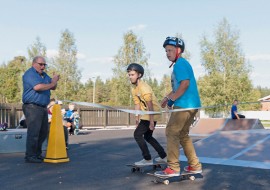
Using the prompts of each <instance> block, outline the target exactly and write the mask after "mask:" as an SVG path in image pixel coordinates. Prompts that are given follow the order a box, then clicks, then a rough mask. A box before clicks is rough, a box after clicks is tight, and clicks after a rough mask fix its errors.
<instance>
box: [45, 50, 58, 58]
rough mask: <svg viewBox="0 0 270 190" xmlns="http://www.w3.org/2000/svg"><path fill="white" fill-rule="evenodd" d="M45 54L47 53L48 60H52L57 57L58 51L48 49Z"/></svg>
mask: <svg viewBox="0 0 270 190" xmlns="http://www.w3.org/2000/svg"><path fill="white" fill-rule="evenodd" d="M46 53H47V57H48V58H54V57H56V56H58V50H56V49H48V50H47V51H46Z"/></svg>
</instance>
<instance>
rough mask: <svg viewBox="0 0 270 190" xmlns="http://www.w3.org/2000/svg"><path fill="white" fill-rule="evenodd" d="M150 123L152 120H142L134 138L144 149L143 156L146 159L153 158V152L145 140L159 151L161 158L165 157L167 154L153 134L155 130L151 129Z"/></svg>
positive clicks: (142, 149)
mask: <svg viewBox="0 0 270 190" xmlns="http://www.w3.org/2000/svg"><path fill="white" fill-rule="evenodd" d="M149 125H150V121H147V120H141V121H140V123H139V125H138V127H137V128H136V129H135V131H134V138H135V140H136V142H137V144H138V145H139V147H140V149H141V151H142V156H143V158H144V159H145V160H151V154H150V152H149V149H148V147H147V144H146V142H145V141H147V142H148V143H149V144H151V145H152V147H153V148H154V149H155V150H156V151H157V153H158V155H159V156H160V157H161V158H165V157H166V156H167V154H166V153H165V151H164V149H163V147H162V146H161V145H160V144H159V143H158V141H157V140H156V139H155V138H154V137H153V136H152V135H153V131H152V130H150V129H149ZM155 125H156V122H155Z"/></svg>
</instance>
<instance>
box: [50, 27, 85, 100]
mask: <svg viewBox="0 0 270 190" xmlns="http://www.w3.org/2000/svg"><path fill="white" fill-rule="evenodd" d="M76 55H77V48H76V45H75V38H74V37H73V34H72V33H71V32H70V31H69V30H68V29H66V30H64V31H63V32H62V33H61V39H60V43H59V55H58V56H57V57H56V58H55V59H53V60H52V62H53V63H52V68H51V69H50V73H53V72H55V73H57V74H60V80H59V82H58V85H57V86H58V88H57V90H56V91H55V92H54V94H53V95H54V96H55V97H56V98H57V99H61V100H66V99H69V100H75V99H76V94H77V92H78V90H79V88H80V87H81V85H80V78H81V72H80V71H79V70H78V66H77V58H76Z"/></svg>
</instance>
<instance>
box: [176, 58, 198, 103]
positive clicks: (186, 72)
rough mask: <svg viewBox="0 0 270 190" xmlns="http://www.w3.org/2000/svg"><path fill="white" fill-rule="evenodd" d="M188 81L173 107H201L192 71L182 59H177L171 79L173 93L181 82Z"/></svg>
mask: <svg viewBox="0 0 270 190" xmlns="http://www.w3.org/2000/svg"><path fill="white" fill-rule="evenodd" d="M183 80H189V86H188V88H187V90H186V91H185V92H184V94H183V95H182V96H180V97H179V98H178V99H176V100H175V102H174V105H175V106H178V107H181V108H197V107H201V101H200V96H199V91H198V88H197V83H196V80H195V77H194V73H193V69H192V67H191V65H190V64H189V62H188V61H187V60H186V59H184V58H182V57H181V58H179V59H177V61H176V63H175V64H174V66H173V72H172V77H171V83H172V89H173V92H176V91H177V89H178V88H179V86H180V83H181V81H183Z"/></svg>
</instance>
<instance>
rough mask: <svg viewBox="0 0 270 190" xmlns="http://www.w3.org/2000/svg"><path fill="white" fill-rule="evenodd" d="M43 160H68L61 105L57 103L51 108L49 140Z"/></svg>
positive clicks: (55, 161)
mask: <svg viewBox="0 0 270 190" xmlns="http://www.w3.org/2000/svg"><path fill="white" fill-rule="evenodd" d="M44 162H49V163H61V162H69V158H68V157H67V150H66V143H65V137H64V130H63V120H62V114H61V107H60V105H58V104H56V105H54V106H53V109H52V121H51V126H50V133H49V142H48V146H47V152H46V157H45V159H44Z"/></svg>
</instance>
